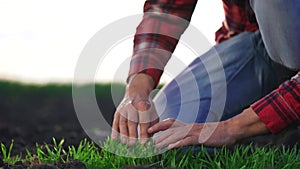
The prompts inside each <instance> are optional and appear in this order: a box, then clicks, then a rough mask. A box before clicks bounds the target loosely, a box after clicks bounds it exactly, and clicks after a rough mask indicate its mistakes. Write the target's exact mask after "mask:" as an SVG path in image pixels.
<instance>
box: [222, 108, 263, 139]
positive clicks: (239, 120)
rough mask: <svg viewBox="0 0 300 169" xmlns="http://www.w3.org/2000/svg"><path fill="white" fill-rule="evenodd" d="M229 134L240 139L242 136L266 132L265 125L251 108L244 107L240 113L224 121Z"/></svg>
mask: <svg viewBox="0 0 300 169" xmlns="http://www.w3.org/2000/svg"><path fill="white" fill-rule="evenodd" d="M224 123H225V126H227V127H226V128H227V131H228V133H229V135H231V136H232V137H234V138H235V140H240V139H243V138H247V137H251V136H256V135H260V134H265V133H268V132H269V130H268V128H267V126H266V125H265V124H264V123H263V122H262V121H261V120H260V118H259V117H258V116H257V114H256V113H255V112H254V111H253V109H252V108H248V109H245V110H244V111H243V112H242V113H241V114H239V115H237V116H235V117H233V118H231V119H228V120H226V121H224Z"/></svg>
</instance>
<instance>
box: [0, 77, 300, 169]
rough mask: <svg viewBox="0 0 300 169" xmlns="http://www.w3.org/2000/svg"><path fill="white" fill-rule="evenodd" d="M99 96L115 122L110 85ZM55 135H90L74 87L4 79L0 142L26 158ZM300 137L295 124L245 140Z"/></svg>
mask: <svg viewBox="0 0 300 169" xmlns="http://www.w3.org/2000/svg"><path fill="white" fill-rule="evenodd" d="M121 91H122V90H121ZM96 96H97V101H98V104H99V108H100V110H101V112H106V114H104V117H105V118H106V119H107V120H108V121H109V122H110V123H111V121H112V117H113V112H114V110H115V106H114V104H113V101H112V98H111V95H110V86H102V87H101V86H100V87H99V88H98V89H96ZM53 137H55V138H56V140H60V139H62V138H64V139H65V144H64V146H65V148H66V147H67V146H69V145H75V146H76V145H78V144H79V142H80V141H81V140H83V139H84V138H87V135H86V134H85V132H84V130H83V129H82V128H81V126H80V124H79V122H78V119H77V116H76V113H75V110H74V107H73V101H72V90H71V86H70V85H65V86H45V87H37V86H29V87H28V86H24V85H20V84H14V83H12V84H11V83H7V82H1V81H0V142H2V143H4V144H5V145H6V146H8V145H9V144H10V143H11V141H12V140H14V149H13V155H16V154H21V155H22V156H23V157H24V156H25V149H29V150H30V151H34V149H35V143H39V144H43V143H47V144H51V143H52V138H53ZM299 140H300V129H299V127H291V128H290V129H288V130H287V131H286V132H283V133H280V134H278V135H266V136H258V137H254V138H250V139H245V140H242V141H241V143H243V144H249V143H250V142H252V141H254V142H255V143H256V145H259V146H262V145H266V144H274V145H277V146H281V145H289V146H293V145H295V144H296V143H298V141H299ZM0 159H1V157H0ZM1 166H2V168H5V167H4V164H3V162H2V161H1V160H0V168H1ZM22 167H23V168H24V165H23V164H20V163H19V164H16V165H15V166H14V168H20V169H21V168H22ZM59 167H60V168H65V169H73V168H77V169H81V168H82V169H84V168H85V166H84V164H82V163H80V162H78V161H72V162H70V163H67V164H65V165H61V166H59ZM32 168H35V169H46V168H47V169H52V168H53V169H54V168H57V166H51V165H49V164H37V165H34V166H32ZM124 168H143V167H130V166H126V167H124ZM144 168H147V167H144ZM148 168H149V167H148ZM150 168H151V167H150ZM152 168H153V167H152Z"/></svg>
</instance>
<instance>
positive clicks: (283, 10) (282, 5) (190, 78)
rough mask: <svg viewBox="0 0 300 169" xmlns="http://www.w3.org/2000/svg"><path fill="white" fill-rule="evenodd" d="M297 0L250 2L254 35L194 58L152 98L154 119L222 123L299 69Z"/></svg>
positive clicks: (299, 11) (237, 38)
mask: <svg viewBox="0 0 300 169" xmlns="http://www.w3.org/2000/svg"><path fill="white" fill-rule="evenodd" d="M298 1H299V0H289V1H286V0H250V2H251V6H252V8H253V10H254V12H255V14H256V17H257V20H258V24H259V27H260V30H258V31H256V32H244V33H241V34H239V35H237V36H235V37H233V38H231V39H229V40H226V41H224V42H222V43H220V44H218V45H216V46H214V47H213V48H212V49H211V50H209V51H208V52H207V53H205V54H203V55H202V56H200V57H198V58H196V59H195V60H194V61H193V62H192V63H191V64H190V65H189V66H188V67H187V68H186V69H184V70H183V71H182V72H181V73H180V74H179V75H178V76H177V77H175V79H173V80H172V81H171V82H170V83H169V84H167V85H166V86H165V87H164V88H163V89H162V90H161V91H160V92H159V93H158V94H157V95H156V97H155V98H154V103H155V106H156V109H157V111H158V113H159V115H160V120H164V119H166V118H175V119H177V120H180V121H183V122H186V123H193V122H197V123H203V122H210V121H219V120H225V119H228V118H230V117H233V116H235V115H237V114H239V113H241V112H242V110H243V109H245V108H247V107H249V105H250V104H252V103H253V102H255V101H257V100H258V99H260V98H262V97H263V96H265V95H267V94H268V93H270V92H271V91H272V90H274V89H275V88H277V87H278V85H279V84H280V83H282V82H283V81H284V80H287V79H289V78H290V77H291V76H293V75H294V74H296V72H295V71H299V70H300V40H299V38H300V22H298V17H299V16H300V3H299V2H298Z"/></svg>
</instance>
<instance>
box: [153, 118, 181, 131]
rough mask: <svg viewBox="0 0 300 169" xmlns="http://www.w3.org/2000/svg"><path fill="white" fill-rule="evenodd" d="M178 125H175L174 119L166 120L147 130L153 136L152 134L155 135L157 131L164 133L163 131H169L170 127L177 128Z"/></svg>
mask: <svg viewBox="0 0 300 169" xmlns="http://www.w3.org/2000/svg"><path fill="white" fill-rule="evenodd" d="M179 123H180V122H178V124H177V122H176V120H175V119H171V118H169V119H166V120H164V121H161V122H159V123H156V124H155V125H153V126H152V127H151V128H149V129H148V132H149V133H150V134H154V133H157V132H159V131H164V130H167V129H169V128H170V127H177V126H179Z"/></svg>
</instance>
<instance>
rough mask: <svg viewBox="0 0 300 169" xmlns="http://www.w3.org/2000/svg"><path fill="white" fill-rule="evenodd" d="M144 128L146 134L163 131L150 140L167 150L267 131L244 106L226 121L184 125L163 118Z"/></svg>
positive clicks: (210, 144)
mask: <svg viewBox="0 0 300 169" xmlns="http://www.w3.org/2000/svg"><path fill="white" fill-rule="evenodd" d="M148 131H149V133H156V132H158V131H164V132H163V133H162V134H160V135H159V136H157V137H156V138H155V139H154V141H155V143H156V147H158V148H160V147H163V146H168V148H169V149H173V148H178V147H181V146H186V145H197V144H203V145H205V146H208V147H219V146H222V145H231V144H234V143H235V142H236V141H237V140H239V139H242V138H246V137H250V136H254V135H258V134H263V133H267V132H268V129H267V127H266V126H265V124H264V123H263V122H262V121H260V119H259V117H258V116H257V115H256V113H255V112H254V111H253V110H252V109H251V108H248V109H246V110H244V111H243V112H242V113H241V114H239V115H237V116H235V117H233V118H231V119H229V120H226V121H221V122H213V123H206V124H197V123H193V124H185V123H182V122H179V121H176V120H174V119H167V120H165V121H162V122H160V123H157V124H155V125H154V126H152V127H151V128H149V129H148Z"/></svg>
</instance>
